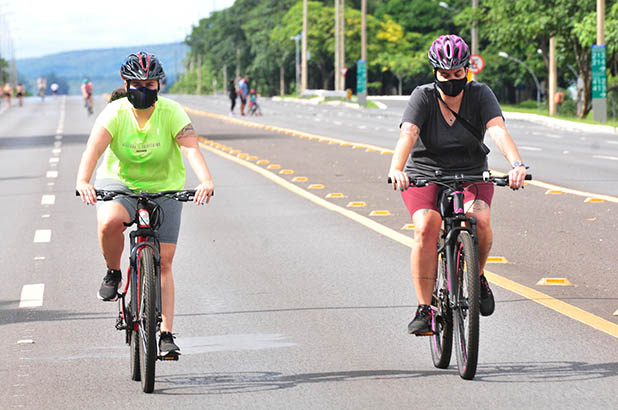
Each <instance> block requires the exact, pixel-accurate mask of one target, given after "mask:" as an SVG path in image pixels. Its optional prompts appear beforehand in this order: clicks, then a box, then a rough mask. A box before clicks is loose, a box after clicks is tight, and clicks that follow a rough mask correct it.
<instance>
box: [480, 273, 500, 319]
mask: <svg viewBox="0 0 618 410" xmlns="http://www.w3.org/2000/svg"><path fill="white" fill-rule="evenodd" d="M480 279H481V315H482V316H489V315H491V314H492V313H494V309H495V307H496V303H495V301H494V295H493V293H492V292H491V289H489V283H487V279H485V275H481V278H480Z"/></svg>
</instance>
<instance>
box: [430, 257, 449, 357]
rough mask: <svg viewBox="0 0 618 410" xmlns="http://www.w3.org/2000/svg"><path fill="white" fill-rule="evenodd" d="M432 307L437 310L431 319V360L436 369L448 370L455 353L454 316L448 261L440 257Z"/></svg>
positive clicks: (433, 312)
mask: <svg viewBox="0 0 618 410" xmlns="http://www.w3.org/2000/svg"><path fill="white" fill-rule="evenodd" d="M431 305H432V307H433V308H435V310H433V311H432V319H431V330H432V331H433V335H432V336H431V338H430V339H429V344H430V347H431V360H432V361H433V365H434V366H435V367H437V368H439V369H446V368H448V366H449V364H450V363H451V354H452V351H453V316H452V313H451V308H450V305H449V296H448V283H447V277H446V261H445V260H444V258H440V257H439V258H438V272H437V275H436V283H435V285H434V290H433V295H432V298H431Z"/></svg>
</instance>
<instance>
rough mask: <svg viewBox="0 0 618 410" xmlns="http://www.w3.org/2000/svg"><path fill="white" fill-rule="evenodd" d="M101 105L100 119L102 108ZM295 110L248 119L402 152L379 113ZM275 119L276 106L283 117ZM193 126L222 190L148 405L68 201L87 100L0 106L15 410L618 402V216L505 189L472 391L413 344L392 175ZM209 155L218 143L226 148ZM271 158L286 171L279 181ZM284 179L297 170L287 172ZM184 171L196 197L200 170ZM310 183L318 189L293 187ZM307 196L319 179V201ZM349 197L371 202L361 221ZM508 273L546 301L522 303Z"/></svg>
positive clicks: (194, 245)
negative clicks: (306, 115)
mask: <svg viewBox="0 0 618 410" xmlns="http://www.w3.org/2000/svg"><path fill="white" fill-rule="evenodd" d="M177 99H178V100H179V101H180V102H182V103H184V104H185V105H187V106H189V107H191V108H193V109H198V110H201V111H210V112H217V111H216V110H217V109H218V110H219V111H218V112H220V113H225V111H226V108H225V103H226V102H225V100H224V99H223V98H204V97H200V98H198V97H178V98H177ZM96 103H97V104H96V109H97V112H98V111H100V109H101V108H102V106H103V104H104V103H103V102H102V101H101V100H100V99H99V100H97V101H96ZM271 104H272V105H271ZM287 104H288V105H289V107H288V108H286V109H287V110H289V111H285V109H284V108H280V107H282V105H276V104H275V103H274V102H273V103H270V102H266V101H265V102H264V104H263V109H264V112H265V115H264V117H262V118H259V119H258V120H257V121H256V122H259V123H262V124H266V123H272V124H273V125H278V126H280V127H283V126H284V125H283V123H281V121H285V123H286V124H288V125H286V126H285V127H286V128H294V129H298V130H301V131H303V130H305V131H309V132H311V133H314V134H319V135H324V136H330V137H335V138H341V139H349V140H353V141H355V142H360V143H370V144H376V145H377V144H378V143H379V144H381V145H383V146H385V147H388V148H391V147H392V145H394V139H395V138H396V125H395V126H392V125H391V127H392V128H394V129H395V134H392V133H391V131H392V130H387V129H385V130H383V133H382V132H381V131H372V130H370V129H369V125H370V124H371V123H373V122H374V121H370V120H368V119H367V118H365V117H371V118H374V117H375V118H374V119H375V120H376V121H375V122H378V119H377V117H378V116H381V115H384V114H379V113H373V112H372V113H370V114H366V113H363V115H362V117H361V119H362V120H363V121H366V124H367V127H368V128H367V129H359V130H357V131H356V130H355V131H354V132H352V131H350V130H349V128H350V127H349V126H348V125H347V123H346V121H345V120H344V119H345V118H346V117H347V116H349V115H350V114H348V112H347V109H339V108H336V107H335V108H333V107H330V108H329V109H330V112H324V114H323V116H324V121H322V123H321V124H320V123H318V122H317V121H316V122H308V121H307V120H305V119H303V118H295V117H293V116H292V114H291V112H293V111H297V112H303V110H305V109H307V110H308V109H309V108H306V106H298V105H291V103H287ZM209 107H210V108H212V109H210V110H209ZM278 107H279V108H278ZM276 109H280V110H281V111H279V113H280V114H279V115H277V116H276V117H275V116H271V115H270V114H269V113H271V112H275V110H276ZM316 109H320V110H327V108H325V107H318V108H316ZM341 112H343V113H342V114H340V113H341ZM356 114H357V113H356V112H355V114H354V115H356ZM191 116H192V120H193V123H194V125H195V127H196V129H197V130H198V132H199V133H200V135H202V136H204V137H206V138H207V139H208V141H205V144H204V154H205V156H206V159H207V161H208V163H209V166H210V167H211V169H212V171H213V174H214V178H215V186H216V192H217V194H216V197H215V198H214V199H213V201H212V203H211V204H209V205H208V206H205V207H195V206H191V205H190V204H189V205H186V206H185V208H184V216H183V227H182V230H181V238H180V241H179V249H178V252H177V256H176V260H175V266H174V269H175V278H176V292H177V298H176V299H177V303H176V321H175V332H177V337H178V339H177V340H178V344H179V345H180V347H181V349H182V351H183V356H182V358H181V360H180V361H178V362H171V363H159V364H158V366H157V379H156V386H155V393H154V394H152V395H145V394H142V393H141V392H140V389H139V384H138V383H135V382H131V381H130V379H129V363H128V348H127V347H126V345H124V343H123V335H122V334H121V333H120V332H117V331H116V330H115V329H114V328H113V325H114V318H115V316H116V305H115V304H113V303H102V302H100V301H98V300H97V299H96V290H97V289H98V285H99V283H100V280H101V278H102V276H103V274H104V266H103V262H102V258H101V256H100V254H99V250H98V245H97V241H96V231H95V215H94V209H93V208H92V207H87V206H85V205H82V204H81V202H80V201H79V200H78V199H76V198H75V196H74V179H75V173H76V170H77V164H78V162H79V157H80V155H81V152H82V151H83V148H84V144H85V141H86V138H87V134H88V131H89V129H90V127H91V125H92V122H93V120H94V119H93V117H88V116H87V115H86V113H85V110H84V108H83V106H82V104H81V100H80V99H79V98H73V97H69V98H67V99H66V100H65V99H63V98H59V99H55V100H54V99H47V100H46V101H45V102H44V103H43V102H41V101H39V100H36V99H27V100H26V104H25V106H24V107H22V108H18V107H15V108H11V109H9V110H7V111H5V112H3V113H2V114H0V148H1V149H0V167H1V168H0V169H1V170H2V172H1V174H0V192H1V193H0V195H1V198H2V199H3V201H1V205H0V207H1V209H2V214H3V215H4V218H3V221H2V224H1V227H2V228H1V229H2V236H1V237H2V238H3V245H4V246H3V247H2V250H0V258H1V261H2V266H3V269H2V279H3V284H4V286H2V287H0V312H1V314H0V326H2V330H3V331H4V332H3V334H4V337H3V341H2V344H3V348H4V351H5V355H4V356H5V359H4V360H3V361H2V363H1V364H0V376H2V379H3V380H4V381H5V388H4V389H2V393H0V403H2V406H1V407H3V408H7V409H10V408H32V409H83V408H95V409H99V408H101V409H103V408H121V409H124V408H127V409H129V408H132V409H133V408H172V409H175V408H178V409H181V408H182V409H201V408H217V409H290V408H293V409H315V408H327V409H358V408H363V409H385V408H388V409H399V408H401V409H403V408H422V407H431V408H438V409H447V408H458V409H485V408H487V409H489V408H491V409H520V408H540V409H544V408H547V409H549V408H552V409H553V408H563V409H579V408H582V407H584V406H585V407H586V408H591V409H606V408H615V407H616V406H617V405H618V399H616V396H615V393H614V392H615V386H616V382H617V379H618V363H617V362H616V359H615V357H616V349H617V348H618V343H617V339H616V337H617V336H612V334H611V331H612V329H613V328H612V327H611V326H610V325H608V324H607V323H610V324H611V323H613V324H614V326H615V324H616V323H617V322H618V321H617V320H616V317H615V316H613V315H612V313H613V311H614V310H616V309H618V298H616V296H615V295H616V291H617V290H618V286H617V285H616V283H615V274H616V268H615V266H616V252H615V250H616V245H617V241H616V239H615V235H614V233H615V231H616V217H615V212H616V211H617V210H618V209H617V208H618V204H616V203H614V202H609V201H608V202H603V203H585V202H584V200H583V199H584V198H583V197H580V196H577V195H570V194H563V195H546V194H545V190H544V189H541V188H539V187H536V186H529V187H528V188H526V189H525V190H524V191H519V192H511V191H510V190H507V189H501V190H497V192H496V199H495V206H494V221H495V222H494V230H495V240H494V249H493V252H492V253H493V254H495V255H500V256H504V257H506V258H507V259H508V260H509V262H510V263H508V264H493V265H491V266H488V269H489V270H490V271H491V272H492V273H494V276H493V277H494V279H495V284H494V285H492V287H493V289H494V293H495V296H496V300H497V310H496V313H495V314H494V315H493V316H491V317H490V318H484V319H483V320H482V322H481V353H480V363H479V370H478V373H477V377H476V379H475V381H473V382H464V381H463V380H461V379H460V378H459V377H458V376H457V370H456V368H455V367H454V366H451V367H450V368H449V369H447V370H438V369H435V368H434V367H433V366H432V364H431V358H430V354H429V346H428V340H427V339H425V338H416V337H412V336H409V335H407V334H406V332H405V329H406V325H407V322H408V320H409V318H410V316H411V314H412V312H413V311H414V308H415V305H416V300H415V298H414V293H413V291H412V284H411V280H410V278H409V273H408V267H407V264H408V254H409V248H408V247H407V246H405V245H403V244H401V243H400V242H397V241H394V240H393V235H392V232H397V233H403V234H404V235H405V236H407V237H409V236H410V235H411V233H410V231H402V230H401V228H402V226H403V225H404V224H406V223H409V217H408V216H407V215H405V212H404V211H405V209H404V208H403V205H402V204H401V200H400V199H399V197H398V195H397V193H396V192H393V191H392V190H390V189H388V186H387V185H386V184H385V183H384V175H385V173H386V170H387V167H388V162H389V161H390V156H389V155H385V154H381V153H380V152H366V151H365V150H364V149H354V148H353V146H341V145H337V144H329V143H328V142H329V141H328V140H325V141H324V142H319V141H318V140H313V141H311V140H308V139H305V138H298V136H290V135H287V134H283V133H281V132H274V131H272V130H269V129H266V128H259V127H256V126H253V127H248V126H246V125H240V124H237V123H234V122H230V121H225V120H222V119H217V118H213V117H212V116H204V115H199V114H191ZM384 116H385V117H386V115H384ZM338 117H342V119H341V120H339V119H337V118H338ZM393 117H394V115H393ZM333 118H334V121H340V122H341V124H336V123H334V121H331V120H332V119H333ZM389 118H390V117H389ZM359 121H360V120H359ZM390 122H392V121H390ZM316 123H318V124H316ZM385 123H387V124H386V125H385V126H386V127H388V126H389V125H388V121H385ZM544 132H549V131H548V130H544ZM565 138H566V137H565ZM209 141H210V142H209ZM208 142H209V143H210V144H211V145H207V144H206V143H208ZM213 142H216V143H218V144H222V145H223V146H222V147H220V148H221V149H216V148H213V146H212V144H213ZM224 150H225V151H226V152H227V153H226V152H223V151H224ZM234 150H239V151H240V153H248V154H251V155H252V156H256V157H259V159H266V160H268V161H269V163H268V164H261V165H257V163H256V162H257V159H253V160H248V159H247V160H244V159H238V158H237V157H238V155H237V154H232V155H230V152H234ZM607 163H608V164H612V162H611V161H610V160H608V162H607ZM275 164H276V165H280V168H276V167H271V168H270V169H269V168H268V166H269V165H271V166H272V165H275ZM258 168H259V170H257V169H258ZM281 169H290V170H293V171H294V173H293V174H280V171H281ZM54 171H55V172H54ZM608 172H609V171H608ZM188 174H189V182H188V186H191V185H193V184H195V179H194V178H193V176H192V174H191V172H190V171H189V172H188ZM265 175H266V176H268V178H265ZM298 176H306V177H307V181H306V182H292V179H293V178H294V177H298ZM614 177H615V173H614ZM555 183H561V182H560V181H556V182H555ZM292 184H293V185H294V186H295V188H291V187H289V185H292ZM311 184H322V185H324V188H321V189H313V188H312V189H309V185H311ZM563 185H565V186H567V184H565V183H563ZM299 193H300V194H302V195H304V196H301V195H299ZM327 193H342V194H343V195H344V197H343V198H328V199H326V202H327V203H328V204H331V205H337V206H338V207H337V210H335V211H334V212H333V209H334V208H333V209H328V208H326V207H325V206H326V205H324V204H322V202H321V200H322V199H324V197H325V196H326V195H327ZM51 195H53V198H52V197H51ZM315 197H318V199H319V200H318V199H316V198H315ZM352 201H359V202H360V201H363V202H365V203H366V206H365V207H362V208H348V207H347V206H346V204H347V203H348V202H352ZM321 204H322V205H321ZM341 209H343V210H348V211H349V210H352V212H351V214H352V215H348V214H346V213H345V212H343V211H341ZM372 210H390V212H391V215H390V216H387V217H386V216H381V217H371V216H369V214H370V212H371V211H372ZM363 218H364V219H363ZM365 219H368V220H371V221H372V222H373V223H375V222H377V224H378V225H380V226H383V227H385V228H389V229H384V230H381V231H380V230H376V229H370V227H369V226H370V225H371V224H369V223H366V224H362V222H363V221H365ZM359 222H361V223H359ZM371 226H373V225H371ZM374 228H375V226H374ZM37 232H38V233H37ZM48 238H49V241H46V240H47V239H48ZM35 239H36V240H39V241H43V242H35V241H34V240H35ZM544 276H566V277H568V278H569V279H570V280H571V281H572V282H573V283H574V284H575V286H571V287H559V288H558V287H551V288H548V287H541V286H536V284H535V283H536V281H537V280H538V279H539V278H541V277H544ZM502 279H510V280H512V281H515V282H517V283H519V284H521V285H524V286H526V288H527V289H532V290H536V291H541V292H543V293H544V295H546V296H545V297H539V296H538V295H537V296H536V297H534V294H533V296H532V297H526V296H524V295H526V294H527V293H526V292H522V291H521V289H520V290H519V293H516V292H515V291H514V290H513V289H514V288H513V285H509V284H508V283H507V282H504V280H502ZM498 281H500V283H501V285H500V286H499V285H498V284H496V283H497V282H498ZM505 283H507V284H506V285H505ZM25 285H34V286H29V287H26V289H27V290H30V291H31V292H30V293H29V294H28V295H29V296H27V297H22V296H23V295H24V293H23V292H24V286H25ZM41 285H43V286H41ZM41 289H43V292H41ZM522 293H523V295H522ZM553 300H557V301H562V302H566V303H567V304H568V306H571V307H577V308H580V309H581V310H582V311H583V312H588V313H590V314H593V315H594V317H596V318H599V319H601V320H605V321H606V322H607V323H605V322H601V325H599V326H596V327H593V326H591V325H590V323H587V319H586V316H585V315H583V314H581V313H579V314H574V315H571V316H572V317H570V316H567V315H566V314H565V311H569V312H571V311H570V310H568V308H566V307H565V306H562V305H558V308H554V309H549V308H547V307H545V306H543V305H541V303H544V302H545V303H547V302H548V301H553ZM39 302H40V303H41V305H40V306H25V305H28V304H30V305H38V303H39ZM20 305H22V307H20ZM561 308H562V309H563V311H560V309H561ZM565 309H566V310H565ZM599 327H600V329H599ZM608 330H609V331H608ZM617 335H618V333H617Z"/></svg>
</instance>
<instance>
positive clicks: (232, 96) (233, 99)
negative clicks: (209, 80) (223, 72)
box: [228, 80, 237, 115]
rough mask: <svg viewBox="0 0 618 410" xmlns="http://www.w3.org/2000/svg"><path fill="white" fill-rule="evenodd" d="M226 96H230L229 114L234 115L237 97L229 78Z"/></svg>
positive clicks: (232, 81)
mask: <svg viewBox="0 0 618 410" xmlns="http://www.w3.org/2000/svg"><path fill="white" fill-rule="evenodd" d="M228 96H229V97H230V115H234V107H235V106H236V97H237V94H236V86H235V85H234V80H230V84H229V86H228Z"/></svg>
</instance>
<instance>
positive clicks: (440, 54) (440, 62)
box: [427, 34, 470, 70]
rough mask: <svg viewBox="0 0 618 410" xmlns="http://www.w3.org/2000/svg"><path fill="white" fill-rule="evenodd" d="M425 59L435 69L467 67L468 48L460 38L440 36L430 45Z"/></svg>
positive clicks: (452, 35)
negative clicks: (427, 59)
mask: <svg viewBox="0 0 618 410" xmlns="http://www.w3.org/2000/svg"><path fill="white" fill-rule="evenodd" d="M427 57H428V58H429V62H430V63H431V65H432V66H433V68H435V69H438V68H441V69H443V70H452V69H454V68H459V67H467V66H468V63H469V62H470V48H469V47H468V45H467V44H466V42H465V41H464V40H463V39H462V38H461V37H459V36H457V35H455V34H449V35H446V36H440V37H438V38H437V39H435V40H434V42H433V43H431V47H429V52H428V53H427Z"/></svg>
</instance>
